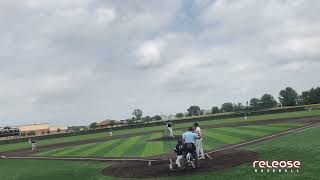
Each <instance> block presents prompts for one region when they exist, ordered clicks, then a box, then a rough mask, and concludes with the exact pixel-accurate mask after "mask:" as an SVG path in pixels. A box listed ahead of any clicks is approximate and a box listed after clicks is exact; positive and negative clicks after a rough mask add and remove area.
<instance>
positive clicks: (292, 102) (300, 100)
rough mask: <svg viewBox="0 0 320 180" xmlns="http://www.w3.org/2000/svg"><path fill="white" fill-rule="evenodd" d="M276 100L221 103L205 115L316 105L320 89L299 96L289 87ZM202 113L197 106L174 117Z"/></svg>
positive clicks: (264, 95)
mask: <svg viewBox="0 0 320 180" xmlns="http://www.w3.org/2000/svg"><path fill="white" fill-rule="evenodd" d="M278 100H279V101H277V100H276V99H275V98H274V97H273V96H272V95H271V94H263V95H262V96H261V97H260V98H259V97H253V98H251V99H250V101H247V102H246V103H245V104H243V103H232V102H226V103H223V104H222V105H221V107H220V108H219V107H218V106H214V107H212V108H211V111H210V112H206V114H216V113H223V112H239V111H246V110H261V109H268V108H274V107H282V106H296V105H309V104H318V103H320V87H317V88H311V89H310V90H307V91H303V92H302V93H301V94H298V93H297V91H296V90H294V89H293V88H291V87H286V88H285V89H283V90H281V91H280V92H279V97H278ZM204 111H205V110H201V108H200V107H199V106H190V107H189V108H188V109H187V112H188V113H187V114H186V115H185V114H184V113H177V114H176V117H177V118H181V117H185V116H199V115H202V114H204Z"/></svg>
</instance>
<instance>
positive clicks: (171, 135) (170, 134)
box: [167, 121, 174, 137]
mask: <svg viewBox="0 0 320 180" xmlns="http://www.w3.org/2000/svg"><path fill="white" fill-rule="evenodd" d="M167 128H168V131H169V137H174V135H173V130H172V122H171V121H167Z"/></svg>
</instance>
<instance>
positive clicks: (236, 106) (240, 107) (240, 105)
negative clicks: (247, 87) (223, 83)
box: [233, 103, 244, 111]
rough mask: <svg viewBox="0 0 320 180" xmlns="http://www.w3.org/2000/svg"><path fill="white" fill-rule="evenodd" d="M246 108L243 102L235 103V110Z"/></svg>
mask: <svg viewBox="0 0 320 180" xmlns="http://www.w3.org/2000/svg"><path fill="white" fill-rule="evenodd" d="M243 109H244V106H243V104H242V103H238V104H234V105H233V111H242V110H243Z"/></svg>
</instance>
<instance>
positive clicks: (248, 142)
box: [205, 123, 320, 156]
mask: <svg viewBox="0 0 320 180" xmlns="http://www.w3.org/2000/svg"><path fill="white" fill-rule="evenodd" d="M319 125H320V123H317V124H311V125H307V126H303V127H300V128H296V129H291V130H288V131H285V132H280V133H277V134H272V135H270V136H265V137H262V138H258V139H254V140H252V141H247V142H243V143H240V144H235V145H232V146H228V147H225V148H221V149H217V150H213V151H210V152H207V153H205V154H206V155H207V156H208V154H211V153H216V152H220V151H224V150H228V149H233V148H236V147H239V146H243V145H247V144H251V143H254V142H257V141H261V140H265V139H269V138H272V137H274V136H279V135H283V134H289V133H291V132H300V131H303V130H306V129H309V128H314V127H317V126H319Z"/></svg>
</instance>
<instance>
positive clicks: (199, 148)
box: [194, 122, 205, 159]
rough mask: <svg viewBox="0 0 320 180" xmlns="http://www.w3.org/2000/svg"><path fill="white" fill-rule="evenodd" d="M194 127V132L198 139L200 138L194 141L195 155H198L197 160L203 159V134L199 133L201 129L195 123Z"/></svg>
mask: <svg viewBox="0 0 320 180" xmlns="http://www.w3.org/2000/svg"><path fill="white" fill-rule="evenodd" d="M194 127H195V132H196V133H197V134H198V136H199V137H201V138H200V139H197V140H196V151H197V155H198V157H199V159H205V155H204V152H203V147H202V137H203V134H202V132H201V128H200V127H199V124H198V123H197V122H195V123H194Z"/></svg>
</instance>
